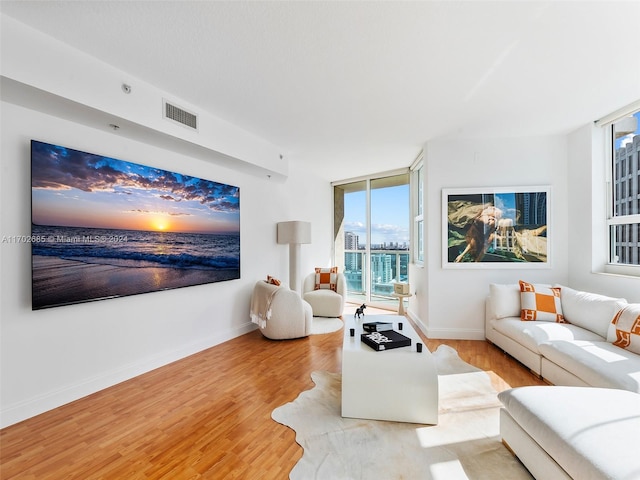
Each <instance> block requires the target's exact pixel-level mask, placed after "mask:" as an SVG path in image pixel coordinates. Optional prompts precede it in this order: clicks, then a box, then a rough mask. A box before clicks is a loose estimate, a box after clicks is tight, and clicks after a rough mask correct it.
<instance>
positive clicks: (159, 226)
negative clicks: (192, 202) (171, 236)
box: [151, 217, 170, 232]
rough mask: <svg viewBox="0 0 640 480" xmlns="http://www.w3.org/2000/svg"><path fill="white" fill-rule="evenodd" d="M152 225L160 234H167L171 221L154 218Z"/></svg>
mask: <svg viewBox="0 0 640 480" xmlns="http://www.w3.org/2000/svg"><path fill="white" fill-rule="evenodd" d="M151 223H152V225H153V227H154V229H155V230H157V231H159V232H165V231H167V230H169V227H170V224H169V221H168V220H167V219H166V218H162V217H154V218H153V219H152V220H151Z"/></svg>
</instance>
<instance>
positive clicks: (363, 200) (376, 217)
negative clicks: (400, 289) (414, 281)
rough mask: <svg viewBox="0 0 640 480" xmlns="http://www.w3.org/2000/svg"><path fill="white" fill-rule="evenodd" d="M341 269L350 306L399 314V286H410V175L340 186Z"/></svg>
mask: <svg viewBox="0 0 640 480" xmlns="http://www.w3.org/2000/svg"><path fill="white" fill-rule="evenodd" d="M333 192H334V252H335V264H336V265H338V267H340V268H341V270H342V271H344V274H345V277H346V280H347V289H348V294H347V300H348V301H351V302H354V303H367V304H373V305H377V306H382V307H385V306H386V307H390V308H391V307H394V308H397V303H398V300H397V299H395V298H394V297H393V295H392V294H393V285H394V284H395V283H397V282H408V281H409V268H408V264H409V251H410V250H409V249H410V228H409V227H410V222H409V210H410V203H409V202H410V199H409V173H408V171H402V172H395V173H390V174H385V175H381V176H376V177H372V178H366V179H360V180H356V181H347V182H344V183H340V182H337V183H335V184H334V187H333Z"/></svg>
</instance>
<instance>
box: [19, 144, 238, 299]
mask: <svg viewBox="0 0 640 480" xmlns="http://www.w3.org/2000/svg"><path fill="white" fill-rule="evenodd" d="M31 258H32V308H33V309H34V310H38V309H42V308H48V307H56V306H61V305H69V304H74V303H80V302H88V301H93V300H101V299H108V298H114V297H121V296H127V295H135V294H140V293H149V292H155V291H159V290H168V289H173V288H180V287H188V286H192V285H201V284H205V283H212V282H221V281H226V280H232V279H237V278H240V189H239V188H238V187H235V186H233V185H227V184H224V183H218V182H214V181H212V180H205V179H201V178H196V177H190V176H187V175H182V174H179V173H175V172H170V171H167V170H161V169H159V168H154V167H149V166H145V165H140V164H137V163H131V162H126V161H123V160H117V159H115V158H110V157H105V156H102V155H96V154H93V153H87V152H81V151H79V150H73V149H70V148H66V147H63V146H59V145H52V144H48V143H43V142H39V141H36V140H32V141H31Z"/></svg>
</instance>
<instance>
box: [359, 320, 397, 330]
mask: <svg viewBox="0 0 640 480" xmlns="http://www.w3.org/2000/svg"><path fill="white" fill-rule="evenodd" d="M362 329H363V330H364V331H365V332H383V331H385V330H393V323H391V322H367V323H363V324H362Z"/></svg>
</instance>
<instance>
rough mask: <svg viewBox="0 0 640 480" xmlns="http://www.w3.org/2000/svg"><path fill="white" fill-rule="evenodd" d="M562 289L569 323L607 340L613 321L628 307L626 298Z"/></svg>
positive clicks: (561, 292)
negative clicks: (616, 315)
mask: <svg viewBox="0 0 640 480" xmlns="http://www.w3.org/2000/svg"><path fill="white" fill-rule="evenodd" d="M554 286H555V287H559V288H560V299H561V301H562V314H563V315H564V318H565V320H566V321H567V322H569V323H572V324H574V325H579V326H581V327H583V328H586V329H588V330H591V331H592V332H594V333H597V334H598V335H600V336H601V337H604V338H607V331H608V329H609V325H610V323H611V320H613V317H614V316H615V314H616V313H617V312H618V311H620V309H621V308H622V307H623V306H624V305H626V303H627V301H626V300H625V299H624V298H613V297H607V296H605V295H599V294H597V293H589V292H581V291H578V290H574V289H573V288H569V287H565V286H564V285H554Z"/></svg>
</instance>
